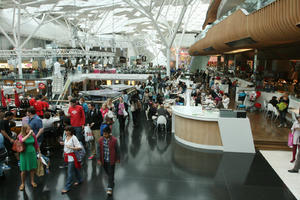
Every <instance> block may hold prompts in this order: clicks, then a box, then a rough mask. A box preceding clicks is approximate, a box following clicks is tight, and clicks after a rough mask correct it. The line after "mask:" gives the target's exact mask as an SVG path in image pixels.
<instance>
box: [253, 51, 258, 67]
mask: <svg viewBox="0 0 300 200" xmlns="http://www.w3.org/2000/svg"><path fill="white" fill-rule="evenodd" d="M257 53H258V51H257V49H255V51H254V61H253V72H256V70H257V65H258V60H257Z"/></svg>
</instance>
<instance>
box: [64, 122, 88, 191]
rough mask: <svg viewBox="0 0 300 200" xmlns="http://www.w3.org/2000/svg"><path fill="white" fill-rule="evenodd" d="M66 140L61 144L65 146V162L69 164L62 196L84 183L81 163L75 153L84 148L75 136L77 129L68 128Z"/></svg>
mask: <svg viewBox="0 0 300 200" xmlns="http://www.w3.org/2000/svg"><path fill="white" fill-rule="evenodd" d="M65 131H66V138H65V141H64V142H61V143H60V144H61V145H64V160H65V162H66V163H68V176H67V182H66V184H65V187H64V189H63V190H62V191H61V193H62V194H65V193H67V192H69V191H70V189H71V186H72V185H74V186H77V185H79V184H81V183H82V182H83V179H82V177H81V174H80V168H81V165H80V162H79V161H78V160H77V158H76V155H75V151H77V150H80V149H81V148H82V146H81V144H80V143H79V140H78V139H77V137H76V136H75V129H74V128H73V127H71V126H66V128H65ZM74 177H75V178H76V179H77V181H76V182H74V183H73V178H74Z"/></svg>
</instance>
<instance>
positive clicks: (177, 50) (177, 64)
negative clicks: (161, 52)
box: [175, 48, 179, 69]
mask: <svg viewBox="0 0 300 200" xmlns="http://www.w3.org/2000/svg"><path fill="white" fill-rule="evenodd" d="M175 55H176V69H178V66H179V48H176V53H175Z"/></svg>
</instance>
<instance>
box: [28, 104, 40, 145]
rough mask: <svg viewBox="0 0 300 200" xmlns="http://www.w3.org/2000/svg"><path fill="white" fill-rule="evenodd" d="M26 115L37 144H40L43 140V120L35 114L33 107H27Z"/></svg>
mask: <svg viewBox="0 0 300 200" xmlns="http://www.w3.org/2000/svg"><path fill="white" fill-rule="evenodd" d="M27 116H28V117H29V121H28V125H29V126H30V128H31V129H32V131H33V132H34V134H35V136H36V138H37V141H38V144H39V146H41V145H42V143H43V140H44V134H43V122H42V120H41V118H40V117H39V116H38V115H37V114H36V111H35V109H34V108H29V109H28V110H27Z"/></svg>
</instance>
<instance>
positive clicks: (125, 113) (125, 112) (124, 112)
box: [123, 109, 128, 117]
mask: <svg viewBox="0 0 300 200" xmlns="http://www.w3.org/2000/svg"><path fill="white" fill-rule="evenodd" d="M123 115H124V117H126V116H127V115H128V112H127V111H126V110H125V109H124V110H123Z"/></svg>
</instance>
